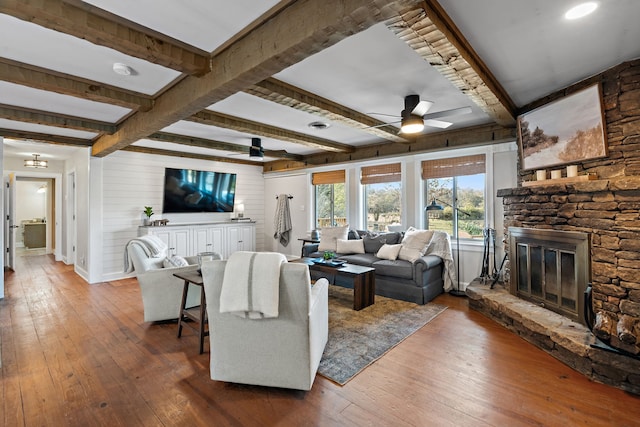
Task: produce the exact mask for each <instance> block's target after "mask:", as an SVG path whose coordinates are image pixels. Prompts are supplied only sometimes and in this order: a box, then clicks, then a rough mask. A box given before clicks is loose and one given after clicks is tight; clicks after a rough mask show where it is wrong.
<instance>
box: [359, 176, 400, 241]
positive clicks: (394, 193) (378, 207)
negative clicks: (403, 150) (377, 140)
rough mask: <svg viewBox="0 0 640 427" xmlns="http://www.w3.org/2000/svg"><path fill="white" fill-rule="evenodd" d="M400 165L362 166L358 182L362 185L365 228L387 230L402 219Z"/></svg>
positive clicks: (398, 223)
mask: <svg viewBox="0 0 640 427" xmlns="http://www.w3.org/2000/svg"><path fill="white" fill-rule="evenodd" d="M401 166H402V165H401V164H400V163H390V164H386V165H375V166H364V167H362V168H361V169H360V183H361V184H362V185H363V186H364V212H365V223H366V224H367V229H368V230H371V231H388V227H389V226H390V225H401V224H402V223H401V221H402V167H401Z"/></svg>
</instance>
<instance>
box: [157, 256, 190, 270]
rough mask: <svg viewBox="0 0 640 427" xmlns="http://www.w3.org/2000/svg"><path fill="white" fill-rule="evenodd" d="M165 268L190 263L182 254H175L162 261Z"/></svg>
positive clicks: (184, 265)
mask: <svg viewBox="0 0 640 427" xmlns="http://www.w3.org/2000/svg"><path fill="white" fill-rule="evenodd" d="M162 264H163V266H164V268H172V267H186V266H187V265H189V263H188V262H187V260H186V259H184V258H183V257H181V256H180V255H174V256H172V257H167V258H165V259H164V262H163V263H162Z"/></svg>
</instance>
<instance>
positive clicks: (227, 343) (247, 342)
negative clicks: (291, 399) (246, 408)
mask: <svg viewBox="0 0 640 427" xmlns="http://www.w3.org/2000/svg"><path fill="white" fill-rule="evenodd" d="M234 255H235V254H232V255H231V257H233V256H234ZM231 257H230V258H231ZM232 261H233V260H232V259H230V260H228V261H209V262H206V263H204V264H203V265H202V277H203V282H204V289H205V297H206V299H207V315H208V321H209V339H210V352H211V355H210V370H211V379H213V380H218V381H227V382H233V383H241V384H253V385H261V386H269V387H281V388H290V389H297V390H310V389H311V386H312V385H313V382H314V379H315V376H316V372H317V370H318V366H319V364H320V359H321V358H322V353H323V351H324V348H325V345H326V343H327V337H328V286H329V284H328V282H327V280H326V279H320V280H318V281H317V282H316V283H315V284H314V285H313V286H311V282H310V277H309V267H308V266H307V265H306V264H302V263H288V262H286V260H285V261H284V262H283V263H281V264H280V267H279V272H280V275H279V289H278V291H277V292H278V310H277V311H278V312H277V317H271V318H261V319H251V318H245V317H240V316H239V315H238V314H237V313H236V314H234V313H230V312H224V313H221V293H222V288H223V282H224V277H225V275H231V276H230V277H238V278H241V277H242V275H243V274H244V272H245V271H246V270H247V268H248V266H246V265H245V266H244V269H243V271H242V272H240V271H235V270H234V269H233V268H230V266H232V265H233V263H232ZM260 271H263V270H256V272H255V273H256V274H254V278H256V281H255V282H254V286H260V283H261V280H262V279H261V277H264V273H262V275H259V274H258V273H259V272H260ZM239 280H241V279H239Z"/></svg>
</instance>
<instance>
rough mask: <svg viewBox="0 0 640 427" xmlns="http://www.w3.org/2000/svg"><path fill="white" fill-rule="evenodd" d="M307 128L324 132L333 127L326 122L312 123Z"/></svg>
mask: <svg viewBox="0 0 640 427" xmlns="http://www.w3.org/2000/svg"><path fill="white" fill-rule="evenodd" d="M307 126H309V127H310V128H311V129H315V130H323V129H326V128H328V127H330V126H331V125H330V124H329V123H325V122H311V123H309V124H308V125H307Z"/></svg>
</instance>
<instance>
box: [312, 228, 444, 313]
mask: <svg viewBox="0 0 640 427" xmlns="http://www.w3.org/2000/svg"><path fill="white" fill-rule="evenodd" d="M402 236H403V233H401V232H400V233H379V234H372V233H368V232H365V231H357V232H355V231H354V230H350V231H349V236H348V239H349V240H352V239H360V238H361V239H363V240H364V250H365V253H363V254H362V253H354V254H340V253H336V256H337V258H338V259H340V260H344V261H346V262H348V263H350V264H357V265H363V266H368V267H373V268H375V270H376V272H375V276H376V294H377V295H382V296H385V297H389V298H394V299H399V300H403V301H409V302H414V303H416V304H426V303H427V302H429V301H431V300H432V299H433V298H435V297H436V296H438V295H439V294H441V293H442V292H443V286H444V282H443V261H442V259H441V258H440V257H438V256H436V255H428V254H427V255H424V256H421V257H419V258H418V259H417V260H415V261H413V262H411V261H406V260H402V259H396V260H393V261H392V260H388V259H380V258H378V257H376V253H377V252H378V250H379V249H380V248H381V247H382V246H383V245H384V244H385V243H386V244H388V245H393V244H399V243H400V242H401V241H402ZM323 253H324V252H322V251H318V244H317V243H316V244H306V245H304V246H303V248H302V255H303V256H304V257H310V258H320V257H322V256H323ZM336 280H339V278H336ZM336 284H338V285H342V286H347V285H346V284H342V283H339V282H338V283H336Z"/></svg>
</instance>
